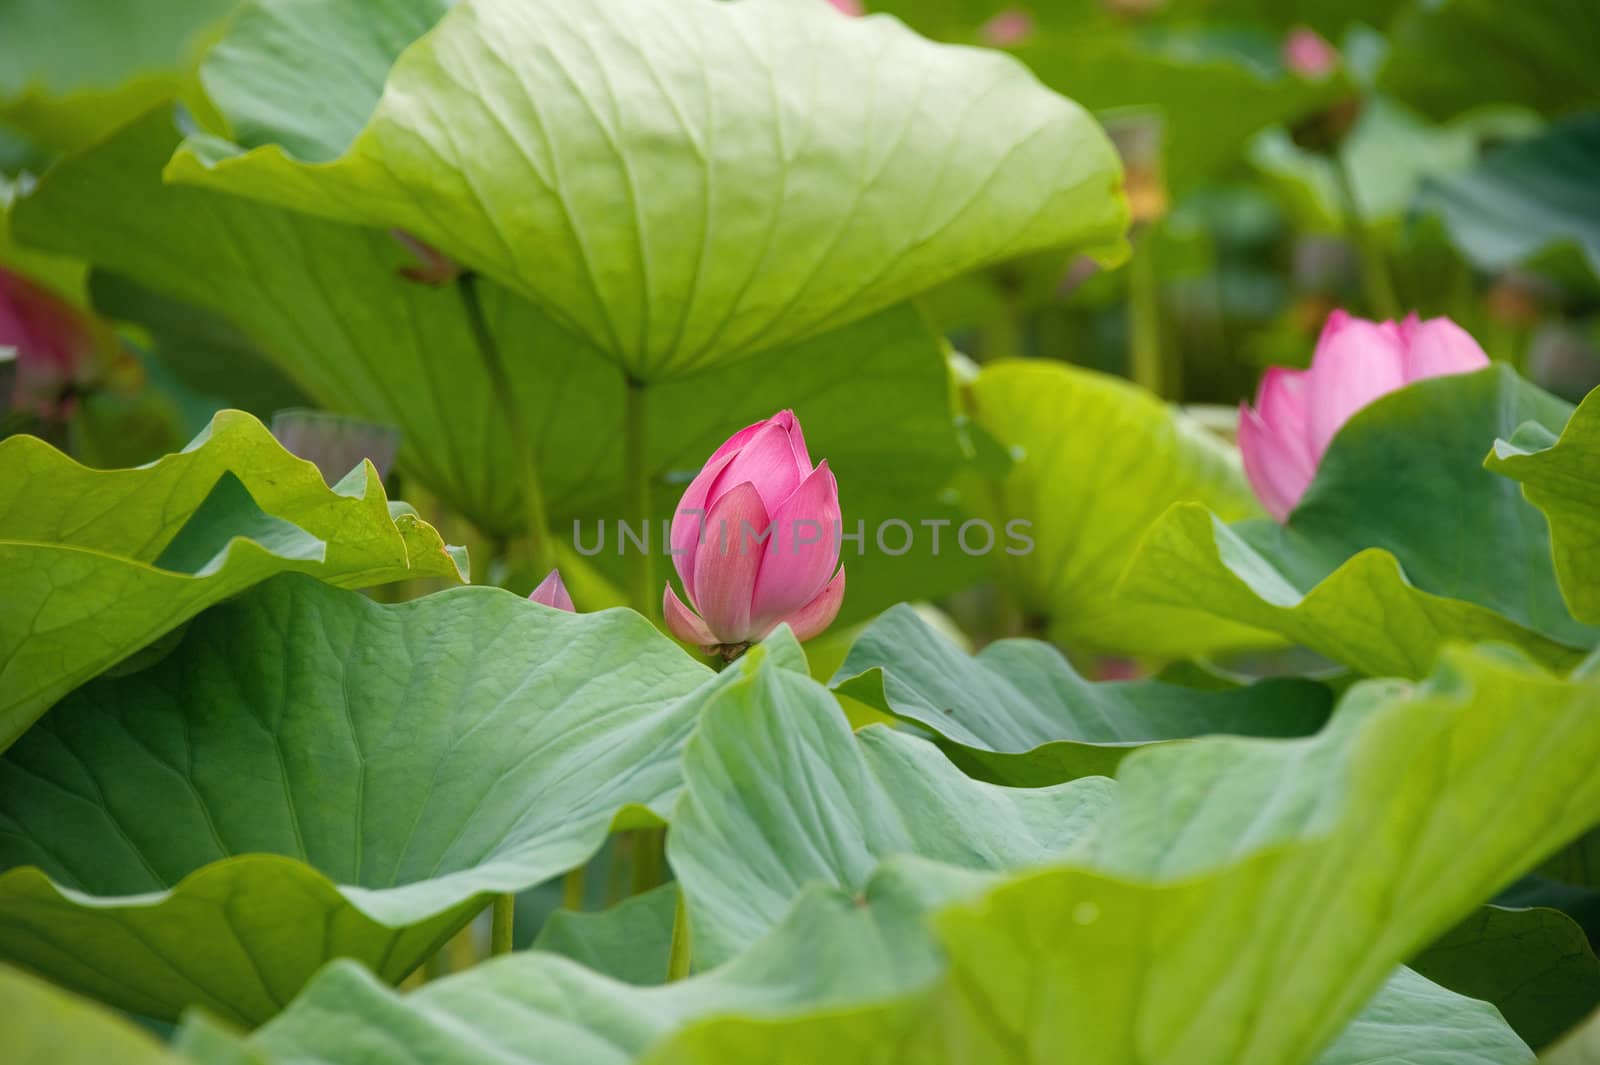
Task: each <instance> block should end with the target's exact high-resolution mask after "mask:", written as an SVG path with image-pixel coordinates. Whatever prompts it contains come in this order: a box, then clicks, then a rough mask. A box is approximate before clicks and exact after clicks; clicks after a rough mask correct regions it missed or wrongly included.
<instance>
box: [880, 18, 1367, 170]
mask: <svg viewBox="0 0 1600 1065" xmlns="http://www.w3.org/2000/svg"><path fill="white" fill-rule="evenodd" d="M870 6H871V7H872V8H873V9H874V10H879V11H888V12H891V13H893V14H895V15H898V16H899V17H901V18H903V19H905V20H906V22H908V23H909V24H910V25H911V26H912V27H913V28H915V29H917V30H919V31H921V32H923V33H927V34H929V35H930V36H934V37H939V38H941V39H944V40H950V41H957V42H961V43H971V44H980V43H986V40H985V33H984V32H983V30H982V29H981V27H983V26H984V24H986V23H987V22H988V21H989V20H990V19H991V18H994V17H995V16H997V15H1000V14H1002V13H1003V12H1005V11H1008V10H1015V9H1016V8H1017V7H1018V6H1019V5H1017V4H1013V3H1009V2H1007V0H980V2H978V3H964V2H958V3H953V4H941V3H928V2H926V0H890V2H880V3H874V4H871V5H870ZM1021 6H1023V7H1024V8H1026V7H1028V6H1029V5H1021ZM1110 6H1111V5H1109V4H1107V3H1104V2H1102V0H1067V2H1061V0H1056V2H1052V3H1050V4H1039V5H1032V10H1031V11H1030V12H1029V14H1030V15H1031V16H1032V17H1033V19H1034V22H1035V29H1034V31H1033V32H1032V33H1030V34H1029V35H1027V37H1026V38H1025V39H1024V40H1022V41H1020V42H1018V43H1016V44H1015V45H1013V46H1011V49H1010V50H1011V51H1012V53H1013V54H1015V55H1016V56H1017V57H1018V58H1019V59H1021V60H1022V61H1023V62H1024V63H1026V64H1027V65H1028V66H1029V67H1030V68H1031V69H1032V70H1033V72H1034V73H1035V74H1037V75H1038V76H1039V79H1040V80H1041V81H1043V82H1044V83H1045V84H1046V85H1048V86H1050V87H1051V88H1052V89H1055V90H1056V91H1057V92H1060V93H1063V94H1065V95H1067V96H1070V97H1071V98H1072V99H1074V100H1076V101H1078V102H1079V103H1081V104H1082V105H1083V106H1085V107H1087V108H1089V109H1091V110H1093V111H1095V112H1096V113H1098V114H1100V115H1102V116H1104V117H1106V118H1107V119H1108V121H1109V120H1112V119H1113V118H1114V117H1119V115H1120V113H1125V112H1130V111H1149V112H1153V113H1157V114H1159V115H1160V117H1161V122H1162V127H1163V139H1164V141H1165V151H1164V153H1163V156H1162V160H1163V166H1162V171H1163V174H1164V177H1165V179H1166V181H1167V183H1168V184H1169V185H1171V186H1172V187H1173V189H1174V190H1176V191H1178V192H1180V193H1181V192H1184V191H1188V190H1189V189H1192V188H1193V187H1194V186H1195V185H1196V184H1198V183H1199V182H1201V181H1203V180H1204V179H1206V178H1210V177H1215V176H1217V175H1218V174H1219V173H1220V172H1222V171H1224V170H1225V169H1226V168H1227V167H1229V166H1231V165H1232V164H1233V163H1234V162H1236V161H1237V159H1238V157H1239V154H1240V152H1241V150H1242V149H1243V148H1244V146H1245V143H1246V142H1247V141H1248V140H1249V139H1250V137H1251V136H1252V135H1253V134H1255V133H1256V132H1258V131H1260V130H1261V129H1263V128H1265V127H1267V126H1272V125H1276V124H1278V123H1284V122H1293V121H1294V120H1296V119H1298V118H1301V117H1303V116H1305V115H1308V114H1310V113H1312V112H1314V111H1317V110H1319V109H1321V108H1323V107H1326V106H1328V105H1329V104H1331V103H1333V102H1334V101H1335V100H1336V99H1338V98H1339V97H1340V96H1341V95H1344V94H1348V93H1349V92H1350V86H1349V84H1348V82H1347V81H1346V80H1345V79H1344V77H1343V75H1335V76H1331V77H1328V78H1324V79H1306V78H1301V77H1297V76H1294V75H1293V74H1291V73H1290V72H1289V71H1288V70H1286V69H1285V68H1284V66H1283V63H1282V61H1281V59H1280V57H1279V53H1280V50H1281V45H1280V42H1281V40H1282V38H1281V34H1278V33H1269V32H1267V31H1266V30H1259V31H1257V30H1254V29H1244V28H1241V27H1240V26H1239V25H1238V24H1237V22H1235V24H1233V25H1227V24H1223V25H1212V26H1208V25H1205V24H1203V23H1198V22H1196V21H1194V20H1183V21H1180V22H1179V23H1178V24H1175V25H1160V24H1147V25H1142V26H1141V25H1137V24H1136V21H1137V20H1133V19H1123V18H1118V17H1116V15H1115V14H1114V13H1113V12H1111V11H1110V10H1109V8H1110ZM1277 6H1278V5H1274V7H1275V8H1276V7H1277ZM1279 14H1280V17H1281V15H1282V12H1280V13H1279Z"/></svg>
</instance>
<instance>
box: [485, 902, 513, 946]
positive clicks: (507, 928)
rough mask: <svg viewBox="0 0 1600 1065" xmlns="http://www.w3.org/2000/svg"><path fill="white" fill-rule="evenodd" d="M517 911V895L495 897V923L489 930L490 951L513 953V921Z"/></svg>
mask: <svg viewBox="0 0 1600 1065" xmlns="http://www.w3.org/2000/svg"><path fill="white" fill-rule="evenodd" d="M516 913H517V897H516V896H515V895H496V896H495V897H494V924H493V926H492V928H491V930H490V932H489V953H490V954H510V953H511V923H512V920H513V919H514V918H515V917H516Z"/></svg>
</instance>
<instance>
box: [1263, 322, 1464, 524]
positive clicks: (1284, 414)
mask: <svg viewBox="0 0 1600 1065" xmlns="http://www.w3.org/2000/svg"><path fill="white" fill-rule="evenodd" d="M1487 365H1489V357H1488V356H1487V355H1485V354H1484V353H1483V348H1481V347H1479V346H1478V342H1477V341H1476V340H1473V339H1472V337H1471V336H1469V335H1468V334H1467V332H1466V331H1465V330H1464V329H1462V328H1461V327H1460V326H1458V325H1456V324H1455V323H1454V322H1452V321H1450V319H1448V318H1430V319H1429V320H1428V321H1426V322H1424V321H1420V320H1419V319H1418V318H1417V316H1416V315H1415V314H1413V315H1411V316H1410V317H1409V318H1407V319H1406V320H1405V321H1403V322H1400V323H1399V324H1398V325H1397V324H1395V323H1394V322H1384V323H1382V324H1381V325H1380V324H1379V323H1377V322H1369V321H1367V320H1366V319H1364V318H1352V317H1350V315H1348V314H1346V313H1345V312H1344V311H1334V312H1333V313H1332V314H1330V315H1329V316H1328V322H1327V324H1326V325H1324V326H1323V327H1322V336H1321V337H1320V338H1318V340H1317V349H1316V352H1315V353H1314V354H1313V355H1312V358H1311V368H1310V369H1308V370H1286V369H1283V368H1282V367H1274V368H1272V369H1270V370H1268V371H1267V373H1266V376H1265V377H1263V378H1262V379H1261V388H1260V389H1259V390H1258V391H1257V393H1256V405H1255V407H1254V408H1253V409H1252V408H1251V407H1249V406H1248V405H1246V404H1243V403H1241V404H1240V405H1239V450H1240V452H1241V453H1242V455H1243V456H1244V472H1245V474H1246V476H1248V477H1249V478H1250V486H1251V487H1252V488H1254V489H1255V493H1256V498H1258V499H1260V500H1261V505H1262V506H1264V507H1266V508H1267V512H1268V513H1269V514H1271V515H1272V516H1273V517H1274V518H1276V519H1277V520H1279V521H1283V520H1285V519H1286V518H1288V516H1289V512H1290V511H1292V510H1293V509H1294V508H1295V506H1296V505H1298V504H1299V502H1300V497H1301V496H1303V495H1305V491H1306V489H1307V488H1308V487H1310V485H1311V481H1312V478H1313V477H1315V476H1316V473H1317V465H1318V463H1320V462H1321V461H1322V456H1323V454H1324V453H1325V452H1326V451H1327V450H1328V443H1329V441H1331V440H1332V439H1333V435H1334V433H1336V432H1338V431H1339V427H1340V426H1342V425H1343V424H1344V423H1345V422H1347V421H1349V420H1350V417H1351V416H1352V415H1353V414H1355V413H1356V412H1357V411H1358V410H1360V409H1361V408H1362V407H1365V406H1366V405H1367V404H1368V403H1371V402H1372V401H1373V400H1375V399H1377V398H1378V397H1379V396H1383V395H1385V394H1387V393H1389V392H1393V391H1395V390H1396V389H1398V388H1402V387H1404V386H1405V385H1408V384H1410V383H1411V382H1413V381H1420V380H1422V379H1423V378H1424V377H1441V376H1443V375H1445V374H1457V373H1471V372H1472V371H1474V370H1479V369H1482V368H1483V367H1485V366H1487Z"/></svg>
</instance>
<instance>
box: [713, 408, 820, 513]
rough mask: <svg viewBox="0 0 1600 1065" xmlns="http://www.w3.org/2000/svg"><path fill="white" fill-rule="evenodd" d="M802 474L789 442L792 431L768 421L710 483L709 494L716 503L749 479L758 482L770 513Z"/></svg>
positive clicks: (758, 488) (762, 500) (796, 486)
mask: <svg viewBox="0 0 1600 1065" xmlns="http://www.w3.org/2000/svg"><path fill="white" fill-rule="evenodd" d="M802 476H803V475H802V474H801V472H800V471H799V470H798V469H797V468H796V467H795V462H794V449H793V448H791V447H790V446H789V431H788V430H787V429H786V428H784V426H783V425H782V424H779V423H776V422H768V423H767V425H766V426H765V427H764V428H762V429H761V430H760V431H758V432H757V433H756V434H755V435H754V436H752V437H751V438H750V439H749V440H748V441H747V442H746V443H745V445H744V446H743V447H741V448H740V449H739V451H738V453H737V454H736V455H734V457H733V461H732V462H730V463H728V465H727V466H726V467H724V468H723V470H722V472H721V473H720V474H718V475H717V478H716V480H715V481H713V482H712V484H711V489H710V491H709V493H708V494H707V497H706V498H708V499H709V500H710V501H711V505H712V506H713V507H715V506H716V505H717V502H718V500H719V498H720V497H721V496H722V494H723V493H724V492H726V491H727V490H728V489H730V488H732V487H734V486H735V485H740V484H745V483H746V482H748V483H750V484H753V485H755V488H756V491H757V492H759V493H760V494H761V502H762V505H764V506H765V507H766V508H767V513H768V514H771V513H772V512H773V511H775V510H777V509H778V504H780V503H782V502H783V501H784V500H785V499H788V498H789V495H790V494H791V493H792V492H793V491H794V490H795V489H796V488H798V487H800V480H801V477H802Z"/></svg>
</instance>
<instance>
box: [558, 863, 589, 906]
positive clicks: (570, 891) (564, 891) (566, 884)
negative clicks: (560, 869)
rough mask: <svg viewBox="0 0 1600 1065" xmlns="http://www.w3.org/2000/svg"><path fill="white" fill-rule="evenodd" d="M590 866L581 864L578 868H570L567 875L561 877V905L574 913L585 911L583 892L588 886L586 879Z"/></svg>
mask: <svg viewBox="0 0 1600 1065" xmlns="http://www.w3.org/2000/svg"><path fill="white" fill-rule="evenodd" d="M588 871H589V867H588V866H586V865H580V866H578V867H577V868H576V869H569V870H568V871H567V875H566V876H564V877H562V878H561V905H562V906H564V907H566V908H567V909H569V910H571V911H572V912H573V913H582V912H583V894H584V889H585V887H586V886H587V885H586V883H585V881H586V879H587V873H588Z"/></svg>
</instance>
